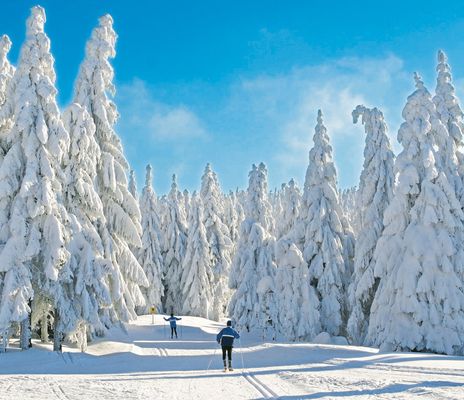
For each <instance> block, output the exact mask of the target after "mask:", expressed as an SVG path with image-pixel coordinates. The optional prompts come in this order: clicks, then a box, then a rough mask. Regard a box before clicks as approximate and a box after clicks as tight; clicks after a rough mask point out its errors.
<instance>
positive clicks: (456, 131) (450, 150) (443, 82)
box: [433, 50, 464, 208]
mask: <svg viewBox="0 0 464 400" xmlns="http://www.w3.org/2000/svg"><path fill="white" fill-rule="evenodd" d="M437 72H438V76H437V86H436V88H435V96H434V97H433V102H434V104H435V107H436V109H437V112H438V116H439V119H440V121H441V123H442V124H443V125H444V126H445V127H446V129H447V131H448V134H446V133H444V132H443V134H442V135H440V136H439V138H438V139H439V141H438V142H439V143H438V145H439V146H440V148H441V149H442V150H441V151H440V156H441V157H440V158H441V159H440V160H439V161H440V162H441V163H442V164H443V168H444V172H445V174H446V176H447V178H448V180H449V182H450V184H451V185H452V186H453V188H454V190H455V192H456V196H457V198H458V200H459V201H460V202H461V207H463V208H464V185H463V180H464V154H463V153H462V147H463V144H464V143H463V129H464V125H463V115H464V114H463V112H462V110H461V107H460V105H459V100H458V98H457V96H456V91H455V89H454V86H453V78H452V76H451V68H450V66H449V65H448V57H447V56H446V54H445V53H444V52H443V51H441V50H440V51H439V52H438V65H437ZM437 130H438V131H441V130H440V129H437ZM441 132H442V131H441Z"/></svg>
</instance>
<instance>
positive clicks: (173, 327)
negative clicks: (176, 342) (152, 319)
mask: <svg viewBox="0 0 464 400" xmlns="http://www.w3.org/2000/svg"><path fill="white" fill-rule="evenodd" d="M181 319H182V318H177V317H174V314H173V313H171V316H170V317H169V318H164V320H165V321H168V322H169V325H171V339H173V338H174V334H175V335H176V339H177V321H180V320H181Z"/></svg>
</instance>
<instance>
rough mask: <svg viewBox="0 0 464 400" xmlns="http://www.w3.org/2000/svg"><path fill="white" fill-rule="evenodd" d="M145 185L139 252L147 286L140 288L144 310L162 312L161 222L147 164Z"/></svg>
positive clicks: (141, 204) (141, 203) (149, 167)
mask: <svg viewBox="0 0 464 400" xmlns="http://www.w3.org/2000/svg"><path fill="white" fill-rule="evenodd" d="M146 171H147V174H146V178H145V187H144V188H143V190H142V196H141V197H140V210H141V212H142V232H143V234H142V248H141V250H140V254H139V261H140V265H142V268H143V270H144V271H145V275H146V276H147V279H148V283H149V284H148V286H147V287H146V288H142V292H143V294H144V296H145V300H146V301H145V303H146V306H147V307H146V310H145V311H146V312H148V309H149V307H151V306H154V307H155V308H156V309H157V310H158V313H160V312H162V310H163V306H162V303H161V298H162V297H163V295H164V288H163V283H162V278H163V258H162V256H161V244H160V240H161V224H160V219H159V215H158V211H157V208H158V206H157V198H156V194H155V191H154V190H153V186H152V173H151V171H152V169H151V165H147V168H146Z"/></svg>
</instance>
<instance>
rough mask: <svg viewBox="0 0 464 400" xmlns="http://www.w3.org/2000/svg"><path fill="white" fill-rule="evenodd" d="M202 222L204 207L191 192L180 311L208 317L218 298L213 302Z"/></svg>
mask: <svg viewBox="0 0 464 400" xmlns="http://www.w3.org/2000/svg"><path fill="white" fill-rule="evenodd" d="M203 220H204V216H203V204H202V201H201V198H200V196H198V195H197V194H196V192H194V193H193V196H192V201H191V208H190V214H189V222H188V226H189V233H188V239H187V248H186V252H185V257H184V260H183V265H182V278H181V287H182V295H183V312H184V314H187V315H195V316H198V317H204V318H211V315H210V311H211V310H212V306H213V303H214V302H216V301H217V300H218V299H216V298H214V299H213V292H212V283H213V282H214V280H213V276H212V265H211V261H212V258H211V255H210V251H211V250H210V248H209V243H208V240H207V237H206V228H205V225H204V224H203Z"/></svg>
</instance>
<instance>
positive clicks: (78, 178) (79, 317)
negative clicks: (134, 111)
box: [61, 103, 111, 349]
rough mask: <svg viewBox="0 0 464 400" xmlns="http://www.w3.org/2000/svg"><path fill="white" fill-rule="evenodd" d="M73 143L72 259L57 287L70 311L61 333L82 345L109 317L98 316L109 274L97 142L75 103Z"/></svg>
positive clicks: (107, 300) (69, 114)
mask: <svg viewBox="0 0 464 400" xmlns="http://www.w3.org/2000/svg"><path fill="white" fill-rule="evenodd" d="M63 122H64V125H65V127H66V129H67V130H68V132H69V135H70V139H71V145H70V149H69V152H68V153H67V154H66V155H65V157H64V166H65V173H66V178H67V179H66V185H65V186H64V191H63V195H64V204H65V206H66V209H67V210H68V212H69V216H70V220H71V228H72V240H71V242H70V245H69V251H70V253H71V262H70V264H69V269H68V270H67V271H66V273H65V274H63V277H62V280H61V285H62V289H63V293H64V295H65V296H66V297H67V298H68V299H69V302H68V304H69V305H70V306H71V308H70V309H69V308H68V309H63V310H62V315H63V317H62V321H63V323H65V326H66V328H65V331H66V332H68V333H69V332H71V333H73V337H74V338H75V339H76V341H77V342H78V343H79V345H80V347H81V348H83V349H85V348H86V344H87V337H88V336H93V335H94V333H97V334H99V333H100V332H102V331H103V330H104V327H105V324H107V323H108V321H105V320H104V319H103V320H102V319H101V316H102V315H104V312H103V310H104V309H106V308H109V307H111V296H110V288H109V287H108V281H107V278H108V273H109V271H110V270H111V260H108V259H105V257H104V247H103V240H102V238H101V237H100V233H99V227H100V226H101V225H103V224H105V216H104V213H103V205H102V202H101V200H100V197H99V196H98V193H97V192H96V190H95V182H94V179H95V176H96V174H97V164H98V162H99V160H100V148H99V146H98V144H97V142H96V140H95V124H94V123H93V120H92V118H91V117H90V115H89V113H88V112H87V110H86V109H85V108H83V107H81V106H79V105H78V104H76V103H74V104H72V105H71V106H69V107H68V108H67V109H66V110H65V112H64V113H63Z"/></svg>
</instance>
